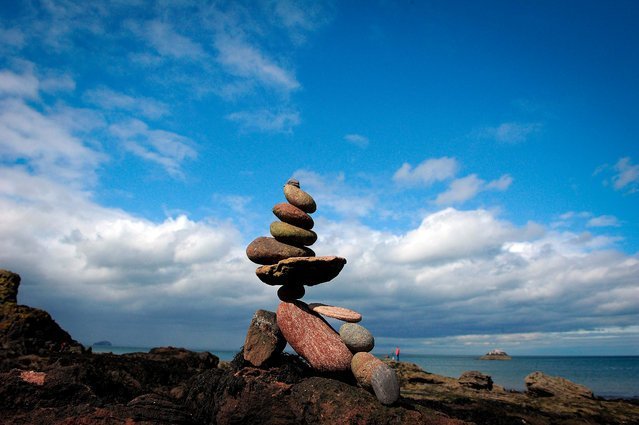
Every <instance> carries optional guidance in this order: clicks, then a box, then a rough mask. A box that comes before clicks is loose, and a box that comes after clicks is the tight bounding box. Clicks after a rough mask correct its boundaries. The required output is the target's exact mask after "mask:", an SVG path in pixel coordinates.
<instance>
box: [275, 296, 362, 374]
mask: <svg viewBox="0 0 639 425" xmlns="http://www.w3.org/2000/svg"><path fill="white" fill-rule="evenodd" d="M277 324H278V326H279V328H280V330H281V331H282V334H283V335H284V338H286V341H288V343H289V344H290V346H291V347H292V348H293V350H295V352H296V353H297V354H299V355H300V356H302V357H303V358H304V359H305V360H306V361H307V362H308V363H309V364H310V365H311V367H312V368H313V369H315V370H317V371H320V372H342V371H346V370H349V369H350V368H351V359H352V357H353V355H352V354H351V352H350V351H349V349H348V348H347V347H346V345H344V343H343V342H342V340H341V339H340V337H339V335H338V334H337V332H335V330H333V328H331V327H330V325H329V324H328V323H326V321H324V319H322V318H321V317H320V316H319V315H318V314H317V313H314V312H313V311H311V310H310V309H309V308H308V306H307V305H306V303H303V302H302V301H294V302H284V301H282V302H281V303H280V305H279V306H278V308H277Z"/></svg>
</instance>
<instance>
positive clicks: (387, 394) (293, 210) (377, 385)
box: [244, 179, 399, 404]
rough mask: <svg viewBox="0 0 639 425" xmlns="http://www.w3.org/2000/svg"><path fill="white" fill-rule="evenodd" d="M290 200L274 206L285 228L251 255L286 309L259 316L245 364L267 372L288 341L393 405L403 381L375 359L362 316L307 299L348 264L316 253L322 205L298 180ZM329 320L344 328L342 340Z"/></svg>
mask: <svg viewBox="0 0 639 425" xmlns="http://www.w3.org/2000/svg"><path fill="white" fill-rule="evenodd" d="M284 196H285V197H286V200H287V201H288V203H281V204H277V205H275V206H274V207H273V213H274V214H275V216H276V217H277V218H279V219H280V220H281V221H275V222H273V223H272V224H271V228H270V230H271V236H272V237H259V238H257V239H255V240H254V241H253V242H251V243H250V244H249V246H248V247H247V248H246V254H247V256H248V258H249V259H250V260H251V261H253V262H254V263H257V264H261V267H258V268H257V270H256V272H255V273H256V274H257V277H258V278H259V279H260V280H261V281H262V282H264V283H266V284H268V285H279V286H281V287H280V288H279V289H278V291H277V296H278V297H279V299H280V300H281V302H280V304H279V306H278V308H277V313H276V314H274V313H272V312H267V311H264V310H258V311H257V312H256V313H255V316H254V317H253V320H252V322H251V325H250V326H249V330H248V332H247V336H246V341H245V343H244V358H245V360H247V361H248V362H250V363H251V364H253V365H254V366H257V367H260V366H262V365H263V364H264V363H266V362H267V361H268V360H269V358H271V357H272V356H274V355H276V354H279V352H281V351H282V350H283V348H284V346H285V345H286V342H288V344H289V345H290V346H291V348H293V350H295V352H297V353H298V354H299V355H300V356H301V357H303V358H304V359H305V360H306V361H307V362H308V364H309V365H310V366H311V367H312V368H313V369H315V370H317V371H319V372H328V373H331V372H346V371H352V373H353V374H354V376H355V378H356V380H357V382H358V384H359V385H361V386H362V387H364V388H367V389H369V390H373V391H374V393H375V395H376V396H377V398H378V399H379V400H380V401H381V402H382V403H384V404H392V403H394V402H395V401H397V399H398V398H399V381H398V379H397V375H396V374H395V372H394V370H393V369H392V368H390V367H389V366H387V365H386V364H385V363H384V362H382V361H381V360H379V359H377V358H376V357H374V356H373V355H372V354H370V353H369V352H370V351H371V350H372V349H373V346H374V344H375V342H374V338H373V335H372V334H371V333H370V332H369V331H368V330H367V329H366V328H364V327H363V326H361V325H358V324H357V323H356V322H359V321H361V320H362V316H361V314H359V313H357V312H355V311H353V310H351V309H348V308H344V307H336V306H330V305H325V304H320V303H314V304H306V303H305V302H303V301H301V300H300V299H301V298H302V297H303V296H304V295H305V293H306V289H305V286H313V285H318V284H321V283H325V282H329V281H331V280H333V279H334V278H335V277H337V275H338V274H339V273H340V272H341V271H342V268H343V267H344V265H345V264H346V259H344V258H341V257H336V256H326V257H318V256H315V253H314V252H313V251H312V250H311V249H310V248H309V246H310V245H312V244H313V243H315V241H316V240H317V234H316V233H315V232H313V230H311V229H312V228H313V226H314V221H313V219H312V218H311V216H310V215H309V214H312V213H313V212H315V210H316V208H317V206H316V204H315V201H314V200H313V198H312V197H311V196H310V195H309V194H308V193H306V192H304V191H303V190H302V189H301V188H300V184H299V182H298V181H297V180H294V179H290V180H289V181H288V182H287V183H286V185H284ZM322 316H325V317H331V318H335V319H338V320H341V321H343V322H345V323H344V324H343V325H342V326H341V327H340V330H339V333H338V332H336V331H335V330H334V329H333V328H332V327H331V325H330V324H329V323H328V322H327V321H326V320H325V319H324V318H323V317H322ZM354 354H355V355H354Z"/></svg>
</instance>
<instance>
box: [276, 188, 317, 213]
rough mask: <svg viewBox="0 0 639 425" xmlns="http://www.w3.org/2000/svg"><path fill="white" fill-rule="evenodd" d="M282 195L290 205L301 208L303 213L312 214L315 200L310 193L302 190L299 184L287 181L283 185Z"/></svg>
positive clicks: (315, 207) (315, 208)
mask: <svg viewBox="0 0 639 425" xmlns="http://www.w3.org/2000/svg"><path fill="white" fill-rule="evenodd" d="M284 196H285V197H286V200H287V201H288V202H290V203H291V204H292V205H294V206H296V207H297V208H299V209H301V210H302V211H304V212H305V213H309V214H312V213H314V212H315V210H317V205H316V204H315V200H314V199H313V197H312V196H311V195H309V194H308V193H306V192H304V191H303V190H302V189H300V188H299V186H295V185H293V184H290V183H287V184H285V185H284Z"/></svg>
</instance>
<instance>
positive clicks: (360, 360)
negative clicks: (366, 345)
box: [351, 352, 384, 390]
mask: <svg viewBox="0 0 639 425" xmlns="http://www.w3.org/2000/svg"><path fill="white" fill-rule="evenodd" d="M382 364H384V362H382V361H381V360H380V359H378V358H377V357H375V356H373V355H372V354H371V353H366V352H359V353H355V355H353V359H352V360H351V371H352V372H353V375H354V376H355V379H356V380H357V383H358V384H359V385H360V386H361V387H363V388H366V389H369V390H370V389H372V385H371V379H372V377H373V371H374V370H375V369H376V368H377V367H379V366H380V365H382Z"/></svg>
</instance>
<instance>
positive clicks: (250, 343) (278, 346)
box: [244, 310, 286, 367]
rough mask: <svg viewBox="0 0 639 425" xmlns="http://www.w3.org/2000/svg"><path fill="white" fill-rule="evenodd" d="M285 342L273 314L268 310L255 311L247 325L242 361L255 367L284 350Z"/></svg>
mask: <svg viewBox="0 0 639 425" xmlns="http://www.w3.org/2000/svg"><path fill="white" fill-rule="evenodd" d="M285 346H286V340H285V339H284V335H282V332H280V328H279V327H278V326H277V319H276V318H275V313H274V312H272V311H268V310H257V311H256V312H255V314H254V315H253V319H252V320H251V324H250V325H249V328H248V332H247V333H246V339H245V340H244V360H246V361H247V362H249V363H251V364H252V365H253V366H255V367H260V366H261V365H262V364H264V362H266V361H267V360H269V359H270V358H271V357H273V356H274V355H277V354H279V353H281V352H282V350H284V347H285Z"/></svg>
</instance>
